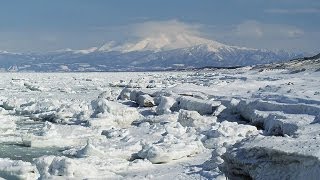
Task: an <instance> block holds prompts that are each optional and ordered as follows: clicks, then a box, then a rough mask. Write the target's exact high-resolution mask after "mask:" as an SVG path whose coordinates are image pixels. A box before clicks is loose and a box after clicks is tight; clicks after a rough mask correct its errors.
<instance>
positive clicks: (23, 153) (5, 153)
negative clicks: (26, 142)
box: [0, 144, 64, 162]
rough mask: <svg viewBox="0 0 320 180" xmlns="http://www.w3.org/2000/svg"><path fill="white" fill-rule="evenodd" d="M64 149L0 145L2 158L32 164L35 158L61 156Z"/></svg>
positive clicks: (0, 156)
mask: <svg viewBox="0 0 320 180" xmlns="http://www.w3.org/2000/svg"><path fill="white" fill-rule="evenodd" d="M63 150H64V149H62V148H56V147H50V148H48V147H46V148H38V147H25V146H22V145H19V144H0V158H10V159H12V160H22V161H27V162H32V161H33V158H38V157H41V156H44V155H56V156H61V155H62V151H63Z"/></svg>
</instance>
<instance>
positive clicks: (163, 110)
mask: <svg viewBox="0 0 320 180" xmlns="http://www.w3.org/2000/svg"><path fill="white" fill-rule="evenodd" d="M175 103H176V100H175V99H173V98H172V97H165V96H162V97H161V98H160V104H159V105H158V106H157V108H156V113H157V114H158V115H162V114H170V113H171V108H172V107H173V105H174V104H175Z"/></svg>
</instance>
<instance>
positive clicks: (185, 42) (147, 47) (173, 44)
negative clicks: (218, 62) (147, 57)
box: [99, 33, 227, 53]
mask: <svg viewBox="0 0 320 180" xmlns="http://www.w3.org/2000/svg"><path fill="white" fill-rule="evenodd" d="M197 45H208V47H210V49H211V50H213V51H214V50H217V49H219V48H221V47H227V45H224V44H222V43H219V42H216V41H213V40H209V39H205V38H202V37H198V36H195V35H191V34H187V33H181V34H175V35H170V34H163V33H160V34H158V35H157V36H150V37H145V38H142V39H140V40H138V41H135V42H129V43H124V44H118V43H116V42H114V41H111V42H108V43H106V44H105V45H103V46H102V47H101V48H100V49H99V51H120V52H123V53H126V52H132V51H154V52H159V51H167V50H173V49H181V48H187V47H192V46H197Z"/></svg>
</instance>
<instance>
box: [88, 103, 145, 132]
mask: <svg viewBox="0 0 320 180" xmlns="http://www.w3.org/2000/svg"><path fill="white" fill-rule="evenodd" d="M91 105H92V110H93V114H92V115H91V117H93V118H107V119H108V120H110V121H113V122H115V123H117V124H118V125H120V126H129V125H130V124H131V123H132V122H133V121H135V120H137V119H139V118H140V117H141V115H140V114H139V112H138V111H137V109H136V108H132V107H127V106H125V105H122V104H120V103H117V102H113V101H108V100H106V99H101V98H99V99H97V100H94V101H92V102H91ZM93 121H94V120H92V121H91V123H93Z"/></svg>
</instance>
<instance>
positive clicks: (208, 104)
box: [177, 96, 221, 115]
mask: <svg viewBox="0 0 320 180" xmlns="http://www.w3.org/2000/svg"><path fill="white" fill-rule="evenodd" d="M177 101H178V104H179V108H180V109H185V110H190V111H197V112H198V113H200V114H201V115H204V114H212V113H213V112H214V111H215V110H216V108H217V107H218V106H219V105H220V104H221V102H219V101H206V100H201V99H197V98H193V97H185V96H182V97H179V98H178V99H177Z"/></svg>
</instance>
